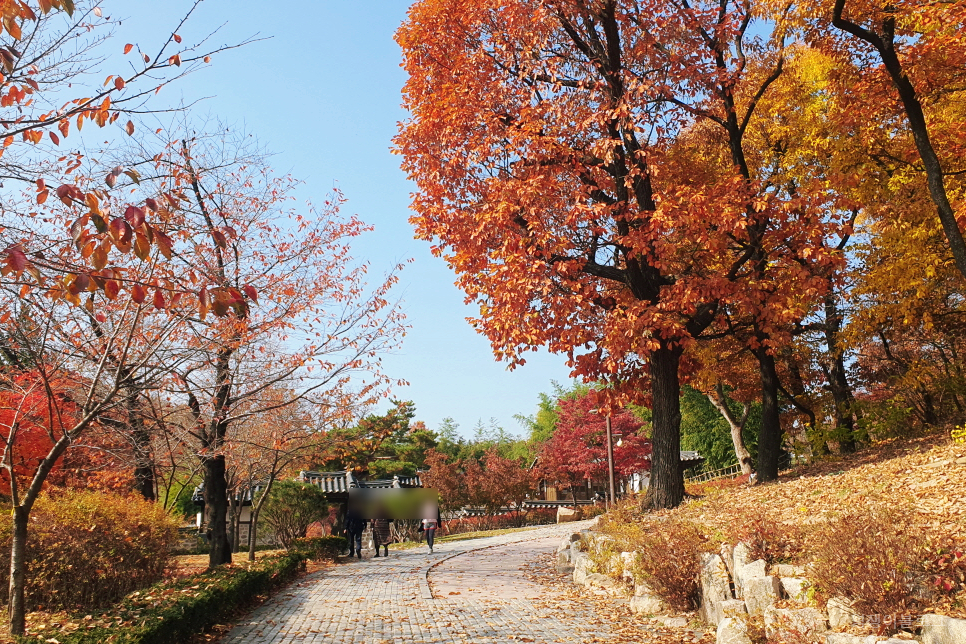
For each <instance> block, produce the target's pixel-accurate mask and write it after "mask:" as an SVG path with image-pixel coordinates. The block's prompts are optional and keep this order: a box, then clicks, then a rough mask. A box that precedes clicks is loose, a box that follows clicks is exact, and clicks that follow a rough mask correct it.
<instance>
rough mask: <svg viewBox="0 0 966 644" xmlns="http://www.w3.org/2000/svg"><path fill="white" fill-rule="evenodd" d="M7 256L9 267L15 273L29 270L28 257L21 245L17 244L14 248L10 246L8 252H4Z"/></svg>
mask: <svg viewBox="0 0 966 644" xmlns="http://www.w3.org/2000/svg"><path fill="white" fill-rule="evenodd" d="M4 252H5V253H6V254H7V266H9V267H10V268H12V269H13V270H15V271H18V272H19V271H22V270H24V269H25V268H27V264H29V263H30V262H29V261H27V255H26V254H24V252H23V249H22V248H21V247H20V244H15V245H13V246H8V247H7V250H5V251H4Z"/></svg>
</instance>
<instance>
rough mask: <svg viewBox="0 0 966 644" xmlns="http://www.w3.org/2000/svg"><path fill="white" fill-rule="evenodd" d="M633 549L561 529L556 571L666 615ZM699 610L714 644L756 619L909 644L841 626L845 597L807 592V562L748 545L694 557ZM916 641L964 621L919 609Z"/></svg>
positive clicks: (847, 614)
mask: <svg viewBox="0 0 966 644" xmlns="http://www.w3.org/2000/svg"><path fill="white" fill-rule="evenodd" d="M638 556H640V555H639V554H638V553H634V552H619V551H617V550H615V549H614V542H613V540H612V539H611V538H610V537H607V536H605V535H600V534H598V533H595V532H593V531H591V530H581V531H580V532H574V533H573V534H571V535H568V536H567V537H566V538H564V539H563V541H562V542H561V543H560V545H559V547H558V548H557V562H556V568H557V571H558V572H560V573H562V574H570V575H572V576H573V581H574V583H575V584H579V585H582V586H585V587H586V588H588V589H589V590H590V591H592V592H595V593H598V594H606V595H612V596H615V597H623V598H627V601H629V605H630V608H631V610H632V611H634V612H635V613H638V614H644V615H662V614H667V612H668V610H667V606H666V605H665V603H664V602H663V601H662V600H661V598H660V597H658V596H657V595H655V594H654V593H653V592H652V591H651V589H650V588H648V587H647V584H646V583H645V582H643V581H642V580H640V579H635V577H634V572H633V571H634V568H635V565H634V564H635V558H636V557H638ZM699 582H700V587H701V606H700V608H699V615H700V617H701V619H703V620H704V621H705V622H706V623H707V624H708V626H709V627H710V628H711V629H713V630H714V631H715V632H716V635H717V640H716V642H717V644H752V640H751V638H750V637H749V634H748V629H749V622H750V621H752V620H753V619H754V620H755V621H760V622H761V623H763V624H764V628H765V635H766V637H767V638H768V641H769V642H771V641H783V640H787V641H795V642H802V643H803V644H804V643H806V642H807V643H811V644H900V643H904V644H909V642H910V641H912V640H909V639H898V638H890V637H888V636H883V635H853V634H850V633H847V632H843V631H845V630H846V629H848V628H849V627H850V626H852V625H853V623H855V622H856V620H858V619H859V617H860V616H859V615H858V614H857V613H856V612H855V611H854V610H853V609H852V605H853V602H851V601H849V600H848V598H844V597H834V598H832V599H831V600H829V601H828V602H827V604H826V605H825V606H824V607H820V606H818V605H817V604H816V602H815V600H814V598H813V597H812V595H811V593H810V592H809V583H808V570H807V567H802V566H790V565H775V566H768V565H767V564H766V562H765V561H764V560H761V559H758V560H754V561H752V560H751V553H750V549H749V548H748V546H747V545H746V544H743V543H739V544H737V545H735V546H734V547H732V546H730V545H727V544H726V545H724V546H723V547H722V548H721V551H720V552H719V553H717V554H714V553H707V554H703V555H701V561H700V573H699ZM914 641H916V642H920V643H921V644H966V620H963V619H954V618H951V617H946V616H943V615H925V616H923V617H922V619H921V626H919V628H918V629H917V631H916V639H915V640H914Z"/></svg>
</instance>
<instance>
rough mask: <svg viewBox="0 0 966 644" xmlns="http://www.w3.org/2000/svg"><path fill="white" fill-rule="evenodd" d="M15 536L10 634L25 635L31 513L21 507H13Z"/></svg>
mask: <svg viewBox="0 0 966 644" xmlns="http://www.w3.org/2000/svg"><path fill="white" fill-rule="evenodd" d="M12 514H13V535H12V536H11V541H10V587H9V595H8V597H9V599H8V602H7V609H8V615H9V618H10V633H11V634H12V635H23V634H24V630H25V629H26V616H27V612H26V610H25V607H24V584H25V580H26V575H25V572H26V565H27V557H26V554H27V525H28V521H29V520H30V512H29V511H28V510H27V509H26V508H24V507H22V506H19V505H16V506H14V507H13V511H12Z"/></svg>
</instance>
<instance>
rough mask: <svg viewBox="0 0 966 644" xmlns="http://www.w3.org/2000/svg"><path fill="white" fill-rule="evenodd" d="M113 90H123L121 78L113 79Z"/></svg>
mask: <svg viewBox="0 0 966 644" xmlns="http://www.w3.org/2000/svg"><path fill="white" fill-rule="evenodd" d="M114 88H115V89H119V90H121V89H124V79H123V78H121V77H120V76H118V77H117V78H115V79H114Z"/></svg>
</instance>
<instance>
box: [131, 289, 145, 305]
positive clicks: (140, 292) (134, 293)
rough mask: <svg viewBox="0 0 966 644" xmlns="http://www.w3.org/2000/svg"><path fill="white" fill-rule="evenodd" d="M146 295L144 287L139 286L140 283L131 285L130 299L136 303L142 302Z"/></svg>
mask: <svg viewBox="0 0 966 644" xmlns="http://www.w3.org/2000/svg"><path fill="white" fill-rule="evenodd" d="M147 295H148V294H147V292H146V291H145V290H144V287H143V286H141V285H140V284H135V285H134V286H132V287H131V299H132V300H134V301H135V302H137V303H138V304H143V303H144V300H145V298H146V297H147Z"/></svg>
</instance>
